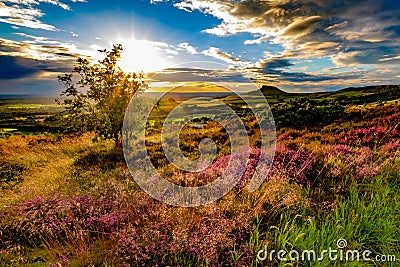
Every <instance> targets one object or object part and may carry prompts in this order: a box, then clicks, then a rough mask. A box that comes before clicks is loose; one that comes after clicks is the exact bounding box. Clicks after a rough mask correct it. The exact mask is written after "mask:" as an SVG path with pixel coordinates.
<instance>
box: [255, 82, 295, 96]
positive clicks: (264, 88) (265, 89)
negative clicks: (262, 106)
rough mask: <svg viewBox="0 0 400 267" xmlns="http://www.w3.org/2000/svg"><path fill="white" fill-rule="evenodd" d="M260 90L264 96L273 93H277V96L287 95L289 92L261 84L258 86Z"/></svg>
mask: <svg viewBox="0 0 400 267" xmlns="http://www.w3.org/2000/svg"><path fill="white" fill-rule="evenodd" d="M260 91H261V93H262V94H263V95H264V96H273V95H275V96H278V95H279V96H287V95H289V94H290V93H287V92H285V91H282V90H281V89H279V88H278V87H275V86H268V85H263V86H262V87H261V88H260Z"/></svg>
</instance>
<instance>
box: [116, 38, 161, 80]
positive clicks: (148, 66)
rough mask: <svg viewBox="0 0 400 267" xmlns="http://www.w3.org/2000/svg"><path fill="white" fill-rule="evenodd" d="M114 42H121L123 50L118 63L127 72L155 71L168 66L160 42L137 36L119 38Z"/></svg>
mask: <svg viewBox="0 0 400 267" xmlns="http://www.w3.org/2000/svg"><path fill="white" fill-rule="evenodd" d="M113 43H114V44H121V45H122V48H123V51H122V55H121V59H120V62H119V63H118V65H119V66H120V67H121V69H122V70H123V71H126V72H136V73H138V72H141V71H143V72H145V73H147V72H154V71H158V70H162V69H164V68H166V67H167V65H168V62H167V59H166V57H165V56H164V55H163V53H162V47H160V45H159V43H157V42H152V41H148V40H137V39H135V38H128V39H124V38H118V39H117V40H114V41H113Z"/></svg>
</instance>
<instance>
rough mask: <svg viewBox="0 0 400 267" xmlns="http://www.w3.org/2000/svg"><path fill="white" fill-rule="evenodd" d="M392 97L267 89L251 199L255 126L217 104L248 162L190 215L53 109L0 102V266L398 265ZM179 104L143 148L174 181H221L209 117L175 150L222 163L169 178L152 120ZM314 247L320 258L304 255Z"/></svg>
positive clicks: (366, 91) (395, 98)
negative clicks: (261, 166)
mask: <svg viewBox="0 0 400 267" xmlns="http://www.w3.org/2000/svg"><path fill="white" fill-rule="evenodd" d="M399 89H400V86H381V87H365V88H349V89H344V90H341V91H338V92H334V93H317V94H287V93H285V92H282V91H280V90H279V89H275V88H272V87H263V88H262V92H263V93H264V95H265V96H266V98H267V100H268V102H269V104H270V106H271V109H272V113H273V114H274V118H275V124H276V130H277V146H276V152H275V157H274V162H273V165H272V168H271V170H270V172H269V174H268V176H267V179H266V180H265V181H264V183H263V184H262V185H261V187H260V188H259V189H258V190H256V191H254V192H249V191H248V190H247V188H246V186H245V185H246V183H247V182H248V181H249V177H251V176H252V175H253V174H254V171H255V170H254V166H255V165H256V164H257V160H258V156H259V153H260V150H259V148H258V147H257V146H258V141H259V133H258V131H257V127H256V126H257V125H256V123H255V122H254V118H253V117H252V116H251V114H249V113H248V112H247V110H246V108H243V103H242V102H241V101H240V99H238V98H237V97H235V96H233V95H227V96H218V98H219V99H220V100H221V101H224V102H225V103H227V104H228V105H230V106H231V107H232V108H233V109H234V110H235V111H236V112H237V113H238V114H241V118H242V120H243V121H244V124H245V126H246V129H247V131H248V132H249V133H251V135H250V136H251V138H250V146H251V149H250V160H249V161H248V164H247V167H246V169H245V171H244V175H243V177H242V179H241V181H240V182H239V183H238V185H237V186H236V187H235V188H234V189H233V190H232V191H230V192H229V193H228V194H227V195H225V196H224V197H223V198H222V199H220V200H218V201H215V202H212V203H210V204H207V205H205V206H201V207H195V208H184V207H174V206H170V205H167V204H163V203H161V202H159V201H157V200H155V199H153V198H152V197H150V196H149V195H147V194H146V193H145V192H144V191H142V190H141V188H140V187H139V186H138V185H137V184H136V183H135V181H134V179H132V177H131V174H130V172H129V170H128V167H127V166H126V163H125V161H124V155H123V152H122V150H121V148H120V147H116V146H115V145H114V144H113V143H112V142H111V141H101V140H96V141H94V140H93V137H94V136H93V133H90V132H87V133H63V127H64V126H63V113H62V112H63V110H62V108H60V107H59V106H57V105H56V104H54V102H51V100H50V99H47V100H43V99H42V100H37V99H36V100H35V99H14V100H9V99H1V100H0V112H1V114H2V117H1V124H0V128H1V129H2V136H1V139H0V155H1V157H0V266H399V260H400V183H399V179H400V141H399V136H400V123H399V121H400V90H399ZM178 102H179V100H176V99H166V100H164V101H163V102H161V104H160V106H159V109H158V110H154V112H153V113H152V114H151V115H150V119H149V122H148V125H147V129H146V130H147V135H148V136H147V139H146V142H147V151H148V153H149V156H150V158H151V160H152V163H153V164H154V165H155V166H156V167H157V169H158V171H159V172H160V173H162V174H163V175H165V176H167V177H168V178H169V180H170V181H172V182H174V183H176V184H181V185H186V186H193V185H202V184H206V183H208V182H210V181H212V180H213V179H215V178H216V177H217V176H218V175H220V174H222V173H223V172H224V171H225V169H226V166H227V164H228V161H229V157H230V155H229V149H227V147H229V145H230V139H229V137H228V136H227V134H226V132H224V130H223V128H222V126H221V125H220V124H218V123H216V122H214V121H213V120H210V119H205V118H199V119H197V120H193V121H191V122H190V124H188V126H186V127H185V128H183V130H182V132H181V138H182V140H181V142H180V148H181V150H182V151H183V154H184V155H185V156H186V157H188V158H190V159H196V158H197V157H198V156H199V150H198V144H199V143H200V141H201V140H202V139H203V138H204V137H209V138H211V139H213V140H214V141H215V142H216V143H217V144H218V145H217V148H218V159H216V160H215V161H214V162H213V164H212V165H211V166H210V167H208V168H207V169H205V170H204V171H202V172H199V173H196V174H195V175H192V176H190V175H187V174H185V173H182V172H180V171H179V170H177V169H176V168H175V167H174V166H172V165H171V164H170V163H169V162H168V160H167V159H166V158H165V156H164V155H163V154H162V144H161V142H160V133H161V132H160V128H159V127H158V124H159V123H161V122H160V121H159V119H160V118H164V117H165V115H166V114H167V113H168V112H170V111H171V110H172V109H173V107H174V106H175V105H177V104H178ZM196 108H197V109H198V110H201V108H202V107H201V105H199V106H197V107H196ZM204 115H206V113H205V114H204ZM200 117H202V116H200ZM198 124H199V125H202V126H201V128H200V127H197V125H198ZM32 133H34V134H32ZM136 175H141V174H140V173H139V174H136ZM142 175H146V174H145V173H143V174H142ZM339 241H341V242H342V243H339ZM343 242H345V245H343V244H344V243H343ZM339 245H340V246H339ZM279 250H282V251H284V252H287V253H286V254H285V255H281V256H278V255H277V254H278V251H279ZM310 250H313V251H315V252H316V256H315V257H313V256H312V254H310V255H309V254H307V253H306V256H307V257H310V258H302V256H303V255H302V252H304V251H310ZM324 250H327V252H325V253H326V254H325V255H324V254H323V251H324ZM329 250H335V253H336V252H337V253H336V254H335V253H333V254H334V255H336V256H337V257H336V258H335V259H334V260H332V258H331V257H330V256H331V252H329V255H328V251H329ZM291 251H297V252H299V254H298V255H297V254H296V253H294V252H293V253H291ZM338 251H339V252H340V251H341V253H342V254H340V253H339V252H338ZM349 251H350V252H351V253H350V254H351V256H354V255H353V252H354V251H358V252H359V253H360V259H359V260H357V259H356V258H354V257H352V258H351V259H350V258H349V257H347V258H346V256H348V255H349V253H348V252H349ZM365 251H370V253H369V254H368V253H367V254H368V258H369V260H365V258H362V256H361V255H364V254H363V252H365ZM321 253H322V254H321ZM319 257H321V259H318V258H319Z"/></svg>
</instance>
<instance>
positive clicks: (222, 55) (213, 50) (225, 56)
mask: <svg viewBox="0 0 400 267" xmlns="http://www.w3.org/2000/svg"><path fill="white" fill-rule="evenodd" d="M201 53H202V54H203V55H206V56H210V57H213V58H216V59H219V60H222V61H225V62H227V63H230V64H234V65H240V64H241V63H244V62H242V60H241V59H240V58H235V57H234V56H232V55H231V54H229V53H226V52H222V51H220V50H219V48H217V47H210V48H209V49H207V50H204V51H202V52H201Z"/></svg>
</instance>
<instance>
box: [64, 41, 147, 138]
mask: <svg viewBox="0 0 400 267" xmlns="http://www.w3.org/2000/svg"><path fill="white" fill-rule="evenodd" d="M121 51H122V46H121V45H113V49H112V50H111V51H107V50H99V52H100V53H102V54H103V55H104V59H102V60H98V61H97V62H96V63H91V62H90V61H89V60H88V59H86V58H82V57H79V58H78V59H77V60H76V62H75V65H74V68H73V71H72V73H67V74H64V75H62V76H58V81H59V82H61V83H63V84H64V86H65V90H64V91H63V92H62V93H61V95H62V96H63V95H64V96H66V97H67V99H65V100H64V102H63V104H64V106H65V108H66V112H67V114H68V115H67V128H68V129H69V130H71V131H94V132H95V133H96V136H97V137H99V138H102V139H111V140H114V142H115V145H116V146H117V145H118V144H119V143H120V141H121V137H122V132H121V131H122V124H123V120H124V115H125V110H126V108H127V107H128V104H129V102H130V100H131V98H132V97H133V95H134V94H135V93H136V92H138V91H143V90H145V89H146V86H147V84H146V83H145V81H144V73H143V72H141V73H139V74H136V73H134V72H128V73H127V72H124V71H123V70H122V69H121V68H120V67H119V66H118V65H117V63H118V61H119V59H120V58H121Z"/></svg>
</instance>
